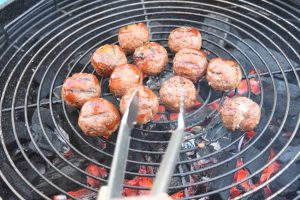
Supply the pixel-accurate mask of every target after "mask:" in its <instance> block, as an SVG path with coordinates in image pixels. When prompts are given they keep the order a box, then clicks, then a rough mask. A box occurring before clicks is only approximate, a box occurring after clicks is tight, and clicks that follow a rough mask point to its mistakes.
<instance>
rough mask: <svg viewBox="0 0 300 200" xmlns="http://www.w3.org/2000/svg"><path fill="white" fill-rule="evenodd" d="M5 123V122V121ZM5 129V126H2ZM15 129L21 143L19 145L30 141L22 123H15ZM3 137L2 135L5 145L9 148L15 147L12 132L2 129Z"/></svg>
mask: <svg viewBox="0 0 300 200" xmlns="http://www.w3.org/2000/svg"><path fill="white" fill-rule="evenodd" d="M6 122H7V121H6ZM3 126H4V127H5V125H3ZM15 128H16V133H17V137H18V139H19V140H20V141H21V143H26V142H28V141H30V137H29V135H28V133H27V129H26V126H25V123H24V122H22V121H18V122H15ZM4 130H5V131H3V135H4V141H5V144H6V145H8V146H9V147H10V146H11V147H15V146H14V145H15V136H14V134H13V130H12V129H11V128H9V129H4Z"/></svg>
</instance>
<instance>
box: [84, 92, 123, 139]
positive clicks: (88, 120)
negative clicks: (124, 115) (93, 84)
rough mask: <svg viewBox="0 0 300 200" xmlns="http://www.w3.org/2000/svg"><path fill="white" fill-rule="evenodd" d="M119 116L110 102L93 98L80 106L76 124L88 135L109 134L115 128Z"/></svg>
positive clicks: (117, 124) (118, 122) (118, 121)
mask: <svg viewBox="0 0 300 200" xmlns="http://www.w3.org/2000/svg"><path fill="white" fill-rule="evenodd" d="M120 119H121V116H120V114H119V111H118V110H117V108H116V107H115V106H114V104H112V103H111V102H109V101H107V100H105V99H102V98H93V99H90V100H89V101H87V102H86V103H85V104H84V105H83V106H82V108H81V110H80V114H79V118H78V125H79V127H80V128H81V130H82V131H83V133H84V134H86V135H88V136H110V135H111V134H112V133H113V132H114V131H116V130H117V128H118V126H119V124H120Z"/></svg>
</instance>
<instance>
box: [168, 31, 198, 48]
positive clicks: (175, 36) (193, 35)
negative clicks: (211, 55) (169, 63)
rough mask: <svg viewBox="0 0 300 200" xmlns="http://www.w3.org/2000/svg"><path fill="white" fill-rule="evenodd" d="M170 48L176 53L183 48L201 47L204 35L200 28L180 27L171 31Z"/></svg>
mask: <svg viewBox="0 0 300 200" xmlns="http://www.w3.org/2000/svg"><path fill="white" fill-rule="evenodd" d="M168 45H169V48H170V50H171V51H172V52H174V53H176V52H178V51H180V50H181V49H183V48H193V49H200V48H201V45H202V37H201V34H200V32H199V30H198V29H196V28H193V27H179V28H176V29H174V30H172V31H171V33H170V35H169V41H168Z"/></svg>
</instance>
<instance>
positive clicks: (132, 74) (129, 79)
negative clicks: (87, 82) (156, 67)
mask: <svg viewBox="0 0 300 200" xmlns="http://www.w3.org/2000/svg"><path fill="white" fill-rule="evenodd" d="M142 81H143V73H142V72H141V71H140V70H139V68H137V67H136V66H135V65H131V64H125V65H119V66H117V67H116V68H115V70H114V71H113V73H112V74H111V76H110V79H109V90H110V92H111V93H112V94H113V95H114V96H116V97H121V96H123V95H124V94H125V93H126V91H127V90H128V89H131V88H136V87H137V86H139V85H141V84H142Z"/></svg>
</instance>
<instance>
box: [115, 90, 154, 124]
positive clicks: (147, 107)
mask: <svg viewBox="0 0 300 200" xmlns="http://www.w3.org/2000/svg"><path fill="white" fill-rule="evenodd" d="M134 91H135V89H131V90H129V91H127V92H126V94H125V95H124V96H123V97H122V99H121V102H120V110H121V113H123V114H124V113H125V110H126V107H127V105H128V103H130V100H131V98H132V95H133V92H134ZM136 95H138V97H139V103H138V108H139V111H138V114H137V118H136V121H137V123H138V124H145V123H147V122H149V121H151V120H152V119H153V116H154V115H155V114H156V113H157V111H158V107H159V103H158V98H157V96H156V94H155V93H154V92H153V91H152V90H150V89H149V88H148V87H146V86H140V88H139V89H138V91H137V93H136Z"/></svg>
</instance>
